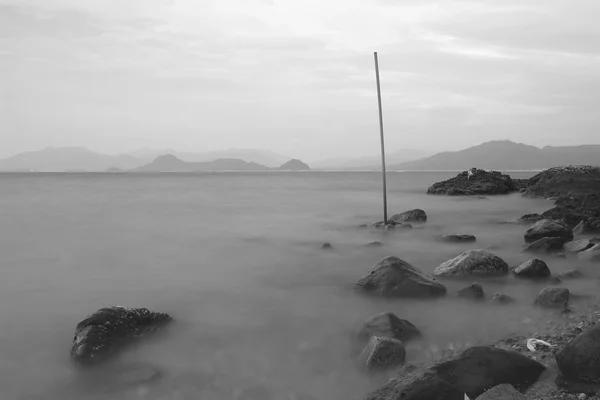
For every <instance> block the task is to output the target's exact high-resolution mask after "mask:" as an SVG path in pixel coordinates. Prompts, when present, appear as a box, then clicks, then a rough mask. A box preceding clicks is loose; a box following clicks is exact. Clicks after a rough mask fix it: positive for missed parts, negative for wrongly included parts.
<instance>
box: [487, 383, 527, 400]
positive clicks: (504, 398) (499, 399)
mask: <svg viewBox="0 0 600 400" xmlns="http://www.w3.org/2000/svg"><path fill="white" fill-rule="evenodd" d="M476 400H527V398H526V397H525V395H524V394H523V393H521V392H519V391H518V390H517V389H515V388H514V387H512V385H509V384H508V383H503V384H502V385H497V386H494V387H493V388H491V389H490V390H488V391H486V392H484V393H483V394H482V395H481V396H479V397H477V399H476Z"/></svg>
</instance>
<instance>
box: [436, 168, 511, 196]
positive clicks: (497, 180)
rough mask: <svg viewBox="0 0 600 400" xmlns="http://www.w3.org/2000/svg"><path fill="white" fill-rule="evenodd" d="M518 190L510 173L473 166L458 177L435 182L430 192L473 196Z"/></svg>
mask: <svg viewBox="0 0 600 400" xmlns="http://www.w3.org/2000/svg"><path fill="white" fill-rule="evenodd" d="M516 190H518V187H517V185H515V182H513V180H512V179H511V178H510V176H508V175H504V174H501V173H500V172H497V171H492V172H488V171H484V170H482V169H476V168H472V169H470V170H469V171H464V172H461V173H460V174H458V175H457V176H456V177H454V178H451V179H448V180H446V181H443V182H437V183H434V184H433V185H432V186H431V187H430V188H429V189H427V193H428V194H446V195H451V196H457V195H458V196H460V195H463V196H473V195H480V194H487V195H490V194H507V193H511V192H514V191H516Z"/></svg>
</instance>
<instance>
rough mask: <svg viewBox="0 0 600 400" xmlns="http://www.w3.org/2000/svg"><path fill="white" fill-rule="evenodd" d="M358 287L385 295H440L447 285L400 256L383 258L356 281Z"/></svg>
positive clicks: (442, 294) (444, 292)
mask: <svg viewBox="0 0 600 400" xmlns="http://www.w3.org/2000/svg"><path fill="white" fill-rule="evenodd" d="M356 288H357V289H358V290H360V291H363V292H365V293H369V294H375V295H380V296H385V297H439V296H444V295H445V294H446V287H445V286H444V285H442V284H441V283H439V282H438V281H436V280H435V279H433V278H431V277H429V276H427V275H425V274H424V273H423V272H422V271H421V270H419V269H418V268H416V267H413V266H412V265H410V264H409V263H407V262H406V261H404V260H401V259H400V258H398V257H394V256H390V257H386V258H384V259H383V260H381V261H380V262H379V263H378V264H377V265H376V266H375V267H374V268H373V269H372V270H371V271H370V272H369V273H368V274H366V275H365V276H363V277H362V278H360V279H359V280H358V282H357V283H356Z"/></svg>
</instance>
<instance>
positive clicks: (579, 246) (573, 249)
mask: <svg viewBox="0 0 600 400" xmlns="http://www.w3.org/2000/svg"><path fill="white" fill-rule="evenodd" d="M593 246H594V244H593V243H592V242H590V240H589V239H578V240H573V241H571V242H567V243H565V244H564V248H565V250H566V251H568V252H569V253H579V252H580V251H584V250H587V249H589V248H590V247H593Z"/></svg>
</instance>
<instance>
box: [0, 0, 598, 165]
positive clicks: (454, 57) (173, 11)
mask: <svg viewBox="0 0 600 400" xmlns="http://www.w3.org/2000/svg"><path fill="white" fill-rule="evenodd" d="M598 15H600V1H598V0H543V1H542V0H502V1H497V0H441V1H434V0H0V156H9V155H11V154H14V153H17V152H21V151H29V150H38V149H41V148H44V147H46V146H57V147H58V146H85V147H88V148H90V149H93V150H95V151H98V152H106V153H119V152H127V151H132V150H135V149H139V148H155V149H161V148H174V149H177V150H180V151H207V150H218V149H227V148H262V149H269V150H272V151H276V152H280V153H284V154H287V155H290V156H294V157H300V158H305V159H307V160H311V159H312V160H314V159H320V158H333V157H349V156H350V157H351V156H364V155H376V154H378V151H379V125H378V113H377V95H376V85H375V73H374V62H373V52H375V51H377V52H378V56H379V66H380V74H381V87H382V100H383V116H384V126H385V137H386V148H387V149H388V150H389V151H394V150H398V149H404V148H408V149H410V148H412V149H415V148H416V149H424V150H434V151H440V150H458V149H462V148H466V147H469V146H472V145H476V144H479V143H482V142H485V141H488V140H495V139H502V140H503V139H510V140H514V141H517V142H521V143H527V144H532V145H536V146H544V145H574V144H599V143H600V133H599V132H598V128H599V127H600V113H599V112H598V108H599V106H600V25H599V24H597V16H598Z"/></svg>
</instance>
